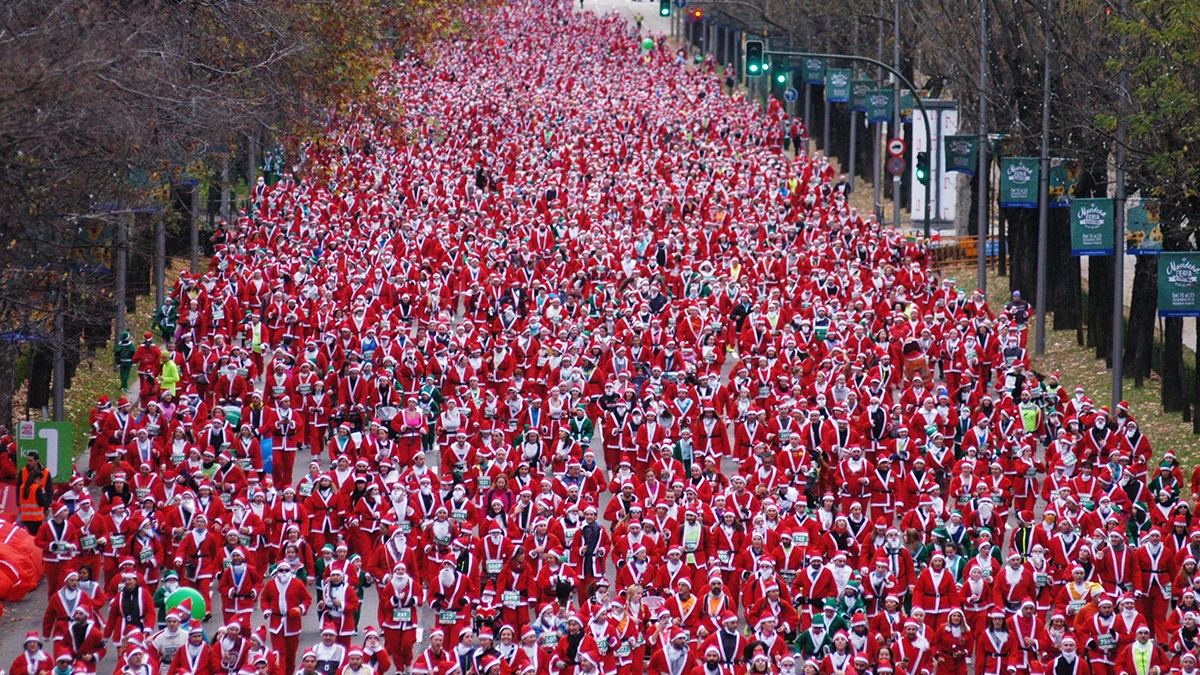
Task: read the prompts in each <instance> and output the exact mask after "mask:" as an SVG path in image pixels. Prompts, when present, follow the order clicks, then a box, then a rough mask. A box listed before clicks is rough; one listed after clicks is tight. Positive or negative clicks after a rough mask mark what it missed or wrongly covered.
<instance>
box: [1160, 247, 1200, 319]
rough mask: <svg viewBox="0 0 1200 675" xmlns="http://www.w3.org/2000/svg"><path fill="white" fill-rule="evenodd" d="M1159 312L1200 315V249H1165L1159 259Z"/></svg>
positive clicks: (1161, 314) (1163, 313)
mask: <svg viewBox="0 0 1200 675" xmlns="http://www.w3.org/2000/svg"><path fill="white" fill-rule="evenodd" d="M1158 315H1159V316H1200V252H1196V251H1186V252H1180V251H1169V252H1163V253H1162V254H1161V255H1160V256H1159V259H1158Z"/></svg>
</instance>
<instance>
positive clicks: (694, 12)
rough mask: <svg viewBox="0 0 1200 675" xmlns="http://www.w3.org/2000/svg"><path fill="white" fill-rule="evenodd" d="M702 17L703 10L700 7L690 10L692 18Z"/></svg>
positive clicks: (698, 18)
mask: <svg viewBox="0 0 1200 675" xmlns="http://www.w3.org/2000/svg"><path fill="white" fill-rule="evenodd" d="M703 18H704V10H702V9H693V10H692V19H694V20H696V21H699V20H700V19H703Z"/></svg>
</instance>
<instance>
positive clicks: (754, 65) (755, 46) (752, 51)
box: [746, 40, 767, 75]
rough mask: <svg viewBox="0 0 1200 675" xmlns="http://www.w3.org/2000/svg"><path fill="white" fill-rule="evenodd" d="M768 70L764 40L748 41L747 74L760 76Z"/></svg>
mask: <svg viewBox="0 0 1200 675" xmlns="http://www.w3.org/2000/svg"><path fill="white" fill-rule="evenodd" d="M766 70H767V63H766V61H764V60H763V43H762V40H746V74H747V75H760V74H762V73H763V72H765V71H766Z"/></svg>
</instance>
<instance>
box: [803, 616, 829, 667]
mask: <svg viewBox="0 0 1200 675" xmlns="http://www.w3.org/2000/svg"><path fill="white" fill-rule="evenodd" d="M835 632H836V631H832V630H830V629H829V627H828V626H826V625H825V616H824V615H823V614H818V615H816V616H814V617H813V618H812V624H811V625H810V626H809V627H808V630H805V631H804V632H802V633H800V637H798V638H796V652H797V653H799V654H800V656H801V657H803V658H805V659H818V660H820V659H823V658H825V654H826V653H827V652H828V651H829V650H830V649H832V648H833V634H834V633H835Z"/></svg>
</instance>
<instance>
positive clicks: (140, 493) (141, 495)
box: [133, 488, 150, 502]
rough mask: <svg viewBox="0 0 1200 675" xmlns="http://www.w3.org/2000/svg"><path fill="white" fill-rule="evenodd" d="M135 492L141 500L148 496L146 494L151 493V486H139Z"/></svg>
mask: <svg viewBox="0 0 1200 675" xmlns="http://www.w3.org/2000/svg"><path fill="white" fill-rule="evenodd" d="M133 493H134V494H135V495H136V496H137V500H138V501H139V502H140V501H142V500H143V499H145V498H146V495H148V494H150V488H138V489H136V490H134V492H133Z"/></svg>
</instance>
